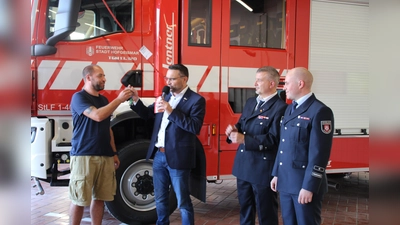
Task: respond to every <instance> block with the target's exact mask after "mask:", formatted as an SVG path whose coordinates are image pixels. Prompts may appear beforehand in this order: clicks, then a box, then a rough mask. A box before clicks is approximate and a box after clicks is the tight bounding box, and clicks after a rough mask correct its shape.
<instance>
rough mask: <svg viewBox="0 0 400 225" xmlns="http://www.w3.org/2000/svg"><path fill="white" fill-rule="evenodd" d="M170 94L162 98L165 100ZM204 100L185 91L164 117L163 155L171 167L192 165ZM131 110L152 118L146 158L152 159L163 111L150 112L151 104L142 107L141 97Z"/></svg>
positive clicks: (152, 108)
mask: <svg viewBox="0 0 400 225" xmlns="http://www.w3.org/2000/svg"><path fill="white" fill-rule="evenodd" d="M170 98H171V94H169V95H167V96H166V97H165V101H169V99H170ZM205 107H206V102H205V99H204V98H203V97H202V96H200V95H199V94H197V93H195V92H193V91H192V90H190V88H188V90H187V91H186V92H185V94H184V95H183V97H182V99H181V100H180V102H179V103H178V105H177V106H176V108H175V109H174V110H173V111H172V113H171V114H170V115H169V116H168V120H169V123H168V125H167V127H166V129H165V146H164V148H165V155H166V158H167V162H168V165H169V166H170V167H171V168H173V169H192V168H194V167H195V166H196V149H198V148H202V146H201V144H200V142H199V140H198V138H197V134H199V133H200V130H201V127H202V125H203V120H204V116H205V113H206V110H205ZM131 109H132V110H134V111H135V112H136V113H138V114H139V116H140V117H142V118H143V119H149V118H153V117H154V128H153V134H152V136H151V141H150V146H149V149H148V152H147V159H150V158H153V157H154V154H155V152H156V151H157V149H156V148H155V144H156V142H157V137H158V131H159V129H160V126H161V120H162V117H163V113H156V114H154V103H153V104H152V105H150V106H148V107H146V106H145V105H144V104H143V102H142V101H141V100H139V101H138V102H137V103H136V105H132V106H131ZM199 145H200V146H199Z"/></svg>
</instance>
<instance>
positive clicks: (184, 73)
mask: <svg viewBox="0 0 400 225" xmlns="http://www.w3.org/2000/svg"><path fill="white" fill-rule="evenodd" d="M168 69H170V70H178V71H179V74H180V75H181V76H184V77H188V78H189V70H188V68H187V67H186V66H184V65H182V64H173V65H170V66H168Z"/></svg>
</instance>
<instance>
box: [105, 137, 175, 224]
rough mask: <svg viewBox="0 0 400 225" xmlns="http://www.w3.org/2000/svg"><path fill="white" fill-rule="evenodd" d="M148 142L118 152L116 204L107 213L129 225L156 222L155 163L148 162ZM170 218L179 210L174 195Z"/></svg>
mask: <svg viewBox="0 0 400 225" xmlns="http://www.w3.org/2000/svg"><path fill="white" fill-rule="evenodd" d="M148 146H149V141H147V140H140V141H134V142H131V143H128V144H126V145H124V146H123V147H122V148H120V149H119V150H118V155H119V160H120V162H121V164H120V167H119V168H118V169H117V171H116V179H117V190H116V195H115V196H114V201H112V202H106V207H107V209H108V211H109V212H110V213H111V215H113V216H114V217H115V218H116V219H118V220H119V221H121V222H124V223H126V224H134V225H140V224H148V223H155V222H156V220H157V213H156V202H155V199H154V188H153V168H152V165H153V161H152V160H150V161H146V154H147V148H148ZM169 199H170V201H169V206H170V214H171V213H173V212H174V210H175V209H176V207H177V201H176V197H175V192H174V191H173V190H171V191H170V196H169Z"/></svg>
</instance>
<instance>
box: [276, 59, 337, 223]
mask: <svg viewBox="0 0 400 225" xmlns="http://www.w3.org/2000/svg"><path fill="white" fill-rule="evenodd" d="M312 82H313V76H312V74H311V73H310V72H309V71H308V70H307V69H305V68H301V67H299V68H294V69H292V70H290V71H289V72H288V73H287V75H286V78H285V86H284V90H285V91H286V97H287V98H288V99H291V100H293V102H292V104H291V105H289V106H288V107H287V109H286V111H285V116H284V118H282V122H281V137H280V138H281V140H280V143H279V149H278V155H277V157H276V161H275V164H274V170H273V172H272V175H273V176H274V178H273V179H272V181H271V188H272V190H274V191H279V197H280V203H281V204H280V205H281V212H282V218H283V223H284V224H285V225H319V224H321V206H322V197H323V195H324V194H325V193H326V192H327V191H328V188H327V187H328V184H327V178H326V173H325V169H326V166H327V164H328V160H329V156H330V152H331V147H332V138H333V129H334V128H333V124H334V118H333V112H332V110H331V109H330V108H329V107H328V106H326V105H325V104H324V103H322V102H321V101H319V100H318V99H317V98H316V97H315V95H314V94H313V93H312V92H311V85H312Z"/></svg>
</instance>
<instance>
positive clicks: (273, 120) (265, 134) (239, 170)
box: [227, 95, 287, 186]
mask: <svg viewBox="0 0 400 225" xmlns="http://www.w3.org/2000/svg"><path fill="white" fill-rule="evenodd" d="M256 105H257V100H256V98H255V97H253V98H249V99H248V100H247V102H246V105H245V107H244V109H243V113H242V115H241V116H240V118H239V121H238V123H237V124H236V125H235V126H236V128H237V129H238V131H239V133H243V134H244V137H245V139H244V143H245V144H240V145H239V147H238V149H237V152H236V156H235V161H234V164H233V170H232V174H233V175H234V176H236V177H237V178H239V179H241V180H244V181H247V182H251V183H254V184H261V185H267V186H269V183H270V181H271V173H272V167H273V165H274V160H275V156H276V152H277V150H278V144H279V124H280V119H281V117H282V116H283V113H284V112H285V109H286V106H287V105H286V103H285V102H284V101H283V100H281V99H280V98H279V96H278V95H275V96H274V97H272V98H271V99H270V100H268V101H267V102H266V103H265V104H264V105H263V106H262V107H260V109H258V110H257V111H254V109H255V107H256ZM227 141H228V143H230V140H229V139H227Z"/></svg>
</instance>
